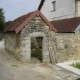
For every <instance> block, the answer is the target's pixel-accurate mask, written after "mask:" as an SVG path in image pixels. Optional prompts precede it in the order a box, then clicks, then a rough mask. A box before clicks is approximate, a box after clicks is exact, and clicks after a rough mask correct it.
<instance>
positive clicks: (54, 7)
mask: <svg viewBox="0 0 80 80" xmlns="http://www.w3.org/2000/svg"><path fill="white" fill-rule="evenodd" d="M52 11H56V1H53V2H52Z"/></svg>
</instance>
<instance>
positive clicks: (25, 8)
mask: <svg viewBox="0 0 80 80" xmlns="http://www.w3.org/2000/svg"><path fill="white" fill-rule="evenodd" d="M39 3H40V0H0V8H3V10H4V12H5V13H4V16H5V20H6V21H9V20H11V21H12V20H14V19H16V18H18V17H19V16H22V15H24V14H27V13H29V12H31V11H34V10H37V8H38V6H39Z"/></svg>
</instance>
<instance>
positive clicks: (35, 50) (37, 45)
mask: <svg viewBox="0 0 80 80" xmlns="http://www.w3.org/2000/svg"><path fill="white" fill-rule="evenodd" d="M42 40H43V38H42V37H32V38H31V57H32V58H33V57H36V58H37V59H38V60H40V62H42Z"/></svg>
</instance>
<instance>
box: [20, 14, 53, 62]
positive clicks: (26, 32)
mask: <svg viewBox="0 0 80 80" xmlns="http://www.w3.org/2000/svg"><path fill="white" fill-rule="evenodd" d="M52 34H54V32H53V31H52V32H51V31H50V30H49V26H48V25H47V24H46V23H45V22H44V21H43V20H42V18H41V17H39V16H36V17H35V18H34V19H32V20H31V21H30V22H29V23H28V24H27V25H26V26H25V27H24V28H23V29H22V31H21V52H20V54H21V55H22V60H23V62H31V38H32V37H42V38H43V40H42V56H43V57H42V61H43V62H50V56H49V47H52V46H51V45H49V42H51V38H52V37H51V36H52Z"/></svg>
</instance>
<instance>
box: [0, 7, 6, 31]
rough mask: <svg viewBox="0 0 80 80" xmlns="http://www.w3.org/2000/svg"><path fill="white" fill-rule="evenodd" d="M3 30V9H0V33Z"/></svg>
mask: <svg viewBox="0 0 80 80" xmlns="http://www.w3.org/2000/svg"><path fill="white" fill-rule="evenodd" d="M4 28H5V17H4V12H3V9H2V8H0V32H3V30H4Z"/></svg>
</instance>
